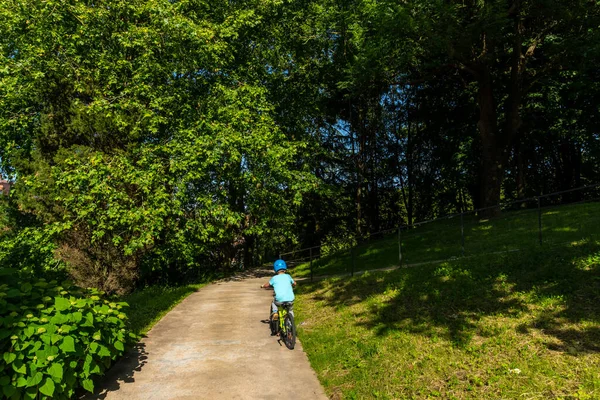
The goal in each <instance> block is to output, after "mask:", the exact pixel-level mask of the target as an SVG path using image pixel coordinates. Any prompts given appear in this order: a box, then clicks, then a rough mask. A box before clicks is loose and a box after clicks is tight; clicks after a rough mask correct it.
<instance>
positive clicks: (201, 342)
mask: <svg viewBox="0 0 600 400" xmlns="http://www.w3.org/2000/svg"><path fill="white" fill-rule="evenodd" d="M267 280H268V278H266V274H265V278H256V277H247V278H240V279H238V280H231V281H228V282H220V283H215V284H211V285H209V286H206V287H204V288H202V289H200V291H198V292H196V293H193V294H191V295H190V296H189V297H188V298H186V299H185V300H184V301H183V302H182V303H181V304H179V305H178V306H177V307H175V308H174V309H173V310H172V311H171V312H169V313H168V314H167V315H166V316H165V317H164V318H163V319H162V320H161V321H160V322H159V323H158V324H156V325H155V326H154V328H153V329H152V330H151V331H150V332H149V333H148V336H147V337H146V338H145V339H144V340H142V342H141V343H140V344H139V346H138V348H137V349H136V351H134V352H131V353H130V354H129V355H128V356H127V357H125V358H123V359H122V360H121V361H119V362H118V363H117V364H116V365H115V366H114V367H113V368H112V369H111V370H110V371H109V373H108V375H107V376H106V379H105V381H104V385H103V386H102V387H99V388H98V394H97V395H94V396H89V397H88V398H91V399H111V400H112V399H157V400H167V399H310V400H314V399H327V397H326V396H325V394H324V391H323V389H322V387H321V385H320V384H319V381H318V380H317V377H316V375H315V373H314V371H313V370H312V369H311V368H310V365H309V362H308V359H307V358H306V354H305V353H304V351H303V350H302V345H301V344H300V343H299V342H297V343H296V348H295V349H294V350H288V349H287V348H286V347H285V345H283V344H281V345H280V344H279V343H277V338H276V337H272V336H270V330H269V325H268V324H267V323H264V322H262V321H263V320H265V319H266V318H267V317H268V309H269V304H270V302H271V299H272V291H270V290H264V289H260V287H259V286H260V285H261V284H262V283H263V282H266V281H267ZM300 339H301V338H300Z"/></svg>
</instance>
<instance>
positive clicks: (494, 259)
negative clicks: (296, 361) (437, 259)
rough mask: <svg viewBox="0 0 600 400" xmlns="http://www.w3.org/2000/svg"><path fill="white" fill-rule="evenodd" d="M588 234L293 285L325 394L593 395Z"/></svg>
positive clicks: (596, 311) (595, 296) (596, 298)
mask: <svg viewBox="0 0 600 400" xmlns="http://www.w3.org/2000/svg"><path fill="white" fill-rule="evenodd" d="M578 207H580V210H582V212H583V213H588V212H589V211H590V210H589V205H583V206H578ZM571 212H572V213H575V212H576V211H571ZM553 215H555V214H553ZM563 216H564V214H563ZM549 217H550V216H549V215H548V219H549ZM570 217H573V215H571V216H570ZM593 218H594V216H593V215H587V216H586V217H585V218H576V219H575V218H562V220H563V221H565V220H578V221H582V222H583V221H585V220H589V219H593ZM557 221H560V220H558V219H557ZM596 229H597V230H596V232H598V233H600V227H596ZM561 232H566V233H567V234H572V235H573V236H572V237H568V236H567V235H562V236H561V235H557V239H556V242H564V240H563V239H565V238H567V239H571V240H573V239H575V238H576V237H581V236H582V232H581V231H579V232H577V231H576V230H573V229H570V227H569V226H562V227H561V226H560V225H558V224H557V225H555V226H554V227H549V228H548V231H547V232H545V233H546V234H547V235H548V236H550V235H551V234H552V233H558V234H560V233H561ZM590 233H592V232H591V231H590V232H588V236H589V234H590ZM592 237H594V236H592ZM489 238H490V240H492V241H494V240H495V239H496V238H494V237H493V235H490V236H489ZM597 238H598V237H597V236H596V237H595V238H593V239H592V240H579V241H575V242H573V243H569V244H563V245H546V244H545V245H544V246H543V247H539V245H532V246H529V249H525V250H524V251H521V252H513V253H504V254H496V255H487V256H481V257H474V258H468V259H456V260H451V261H448V262H443V263H437V264H430V265H422V266H419V267H413V268H402V269H398V270H395V271H390V272H376V273H375V272H374V273H370V274H367V275H364V276H360V277H355V278H353V279H349V278H334V279H329V280H325V281H321V282H317V283H314V284H303V285H302V286H300V287H299V289H298V294H299V295H298V297H297V302H296V303H297V305H296V310H297V315H298V317H299V322H300V323H301V326H300V331H299V335H300V338H301V340H302V343H303V346H304V348H305V350H306V351H307V353H308V356H309V358H310V361H311V363H312V365H313V367H314V369H315V370H316V371H317V374H318V375H319V378H320V380H321V382H322V383H323V384H324V386H325V388H326V390H327V392H328V393H329V394H330V395H332V396H334V397H341V398H359V399H362V398H418V399H420V398H434V397H441V398H456V399H467V398H468V399H478V398H523V399H529V398H564V397H567V396H573V397H571V398H582V399H583V398H600V241H598V240H597ZM480 239H481V243H482V244H483V239H482V238H480ZM514 239H515V243H519V240H518V239H519V238H518V237H517V238H514ZM521 241H523V238H521ZM382 244H383V245H385V242H382ZM371 246H372V250H377V244H376V243H373V244H371ZM522 247H523V246H522ZM382 251H384V250H382ZM417 252H418V249H415V254H416V253H417ZM371 254H372V255H374V256H373V257H374V258H376V257H375V255H377V254H379V253H378V252H377V251H373V252H372V253H371ZM364 257H365V261H366V263H365V264H366V265H375V262H373V264H369V261H368V256H367V255H365V256H364ZM415 261H417V260H415ZM329 262H330V263H331V264H333V265H335V263H336V262H338V261H337V260H333V259H331V260H330V261H329Z"/></svg>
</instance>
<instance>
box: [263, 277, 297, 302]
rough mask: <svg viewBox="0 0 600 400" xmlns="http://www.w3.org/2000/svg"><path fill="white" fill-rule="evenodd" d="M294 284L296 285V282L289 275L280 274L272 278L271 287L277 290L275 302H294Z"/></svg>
mask: <svg viewBox="0 0 600 400" xmlns="http://www.w3.org/2000/svg"><path fill="white" fill-rule="evenodd" d="M292 283H294V280H293V279H292V277H291V276H289V275H288V274H279V275H275V276H274V277H272V278H271V280H270V281H269V285H271V286H273V289H275V301H277V302H284V301H294V289H292Z"/></svg>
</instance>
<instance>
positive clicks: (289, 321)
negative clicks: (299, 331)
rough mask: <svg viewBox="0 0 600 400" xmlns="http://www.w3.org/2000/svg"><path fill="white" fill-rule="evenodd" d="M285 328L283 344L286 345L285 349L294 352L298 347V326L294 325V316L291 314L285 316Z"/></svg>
mask: <svg viewBox="0 0 600 400" xmlns="http://www.w3.org/2000/svg"><path fill="white" fill-rule="evenodd" d="M283 321H284V327H285V332H282V333H283V335H284V336H283V343H285V347H287V348H288V349H290V350H294V346H296V324H294V316H293V315H292V314H290V313H287V315H286V316H285V319H284V320H283Z"/></svg>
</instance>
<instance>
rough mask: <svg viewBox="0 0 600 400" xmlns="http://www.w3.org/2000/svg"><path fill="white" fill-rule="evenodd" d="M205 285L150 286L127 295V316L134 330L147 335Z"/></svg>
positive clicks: (125, 298)
mask: <svg viewBox="0 0 600 400" xmlns="http://www.w3.org/2000/svg"><path fill="white" fill-rule="evenodd" d="M205 285H206V283H198V284H189V285H183V286H176V287H168V286H150V287H147V288H144V289H142V290H139V291H136V292H134V293H132V294H130V295H128V296H125V297H124V298H123V301H126V302H127V303H128V304H129V309H128V310H127V316H128V317H129V323H130V327H131V329H132V331H133V332H134V333H136V334H138V335H145V334H146V333H147V332H148V331H149V330H150V329H151V328H152V327H153V326H154V325H155V324H156V323H157V322H158V321H160V319H161V318H162V317H163V316H165V314H167V313H168V312H169V311H171V310H172V309H173V307H175V306H176V305H177V304H179V303H181V302H182V301H183V300H184V299H185V298H186V297H187V296H189V295H190V294H192V293H193V292H196V291H197V290H198V289H200V288H201V287H202V286H205Z"/></svg>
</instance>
